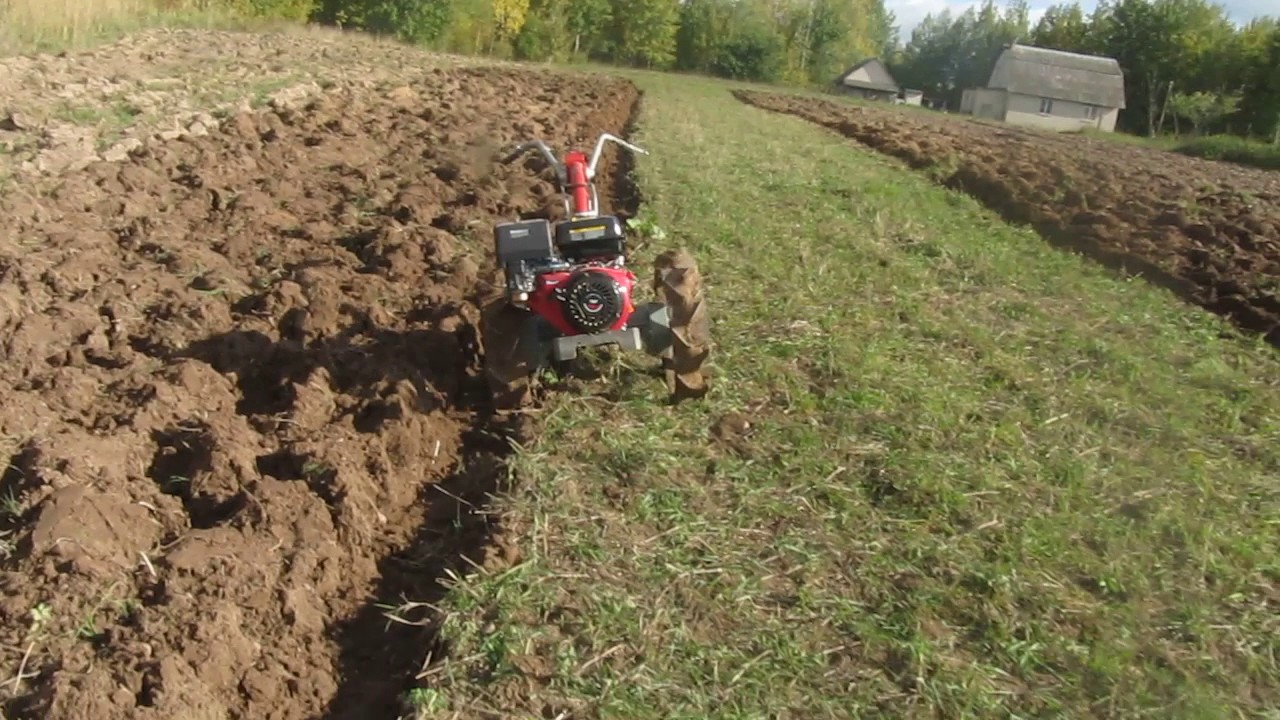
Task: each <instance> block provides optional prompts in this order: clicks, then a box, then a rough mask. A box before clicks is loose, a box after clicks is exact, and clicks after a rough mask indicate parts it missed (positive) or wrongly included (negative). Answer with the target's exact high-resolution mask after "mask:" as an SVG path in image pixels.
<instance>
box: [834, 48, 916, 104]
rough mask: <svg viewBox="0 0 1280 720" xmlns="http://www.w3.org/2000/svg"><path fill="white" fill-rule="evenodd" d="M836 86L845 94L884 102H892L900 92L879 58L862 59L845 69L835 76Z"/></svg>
mask: <svg viewBox="0 0 1280 720" xmlns="http://www.w3.org/2000/svg"><path fill="white" fill-rule="evenodd" d="M836 88H837V89H838V90H839V91H840V92H841V93H844V94H846V95H853V96H855V97H861V98H866V99H867V100H883V101H885V102H893V101H894V99H895V98H897V97H898V95H899V94H900V92H901V88H899V87H898V83H897V81H895V80H894V79H893V76H892V75H890V74H889V70H888V69H887V68H886V67H885V66H884V63H882V62H880V59H879V58H870V59H867V60H863V61H862V62H860V63H858V64H857V65H854V66H853V67H851V68H849V69H848V70H845V71H844V72H843V73H841V74H840V77H838V78H836Z"/></svg>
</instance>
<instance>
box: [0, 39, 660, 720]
mask: <svg viewBox="0 0 1280 720" xmlns="http://www.w3.org/2000/svg"><path fill="white" fill-rule="evenodd" d="M224 42H225V43H228V44H230V45H232V46H234V43H235V42H236V41H226V40H225V39H224ZM260 43H261V41H258V40H244V41H243V44H244V47H245V48H253V47H259V45H260ZM250 61H252V55H251V54H250ZM193 67H195V66H193ZM397 70H398V71H400V73H401V74H402V76H403V75H407V76H410V77H411V79H408V80H403V78H401V79H397V80H395V81H394V82H372V81H370V80H368V78H361V77H355V78H354V79H352V78H351V76H350V75H347V76H345V78H346V79H344V80H343V81H341V82H336V83H329V84H327V86H326V87H321V86H319V85H317V86H315V87H314V88H311V89H310V90H309V91H308V92H306V93H300V94H295V95H293V96H292V99H291V100H290V101H288V102H277V103H275V104H274V105H271V104H268V105H265V106H260V107H259V108H258V109H251V108H247V107H239V108H235V107H233V108H232V109H231V111H229V112H228V113H226V114H225V115H224V117H223V118H220V119H216V120H215V121H211V122H208V123H204V122H203V121H201V122H202V126H201V128H200V132H195V133H192V132H182V133H178V134H177V135H176V136H173V135H171V136H170V137H169V138H167V139H163V138H157V137H155V136H154V134H142V135H141V137H143V139H144V142H143V144H142V145H141V146H140V147H132V148H131V150H129V151H127V152H126V153H125V154H124V155H123V157H118V158H117V160H116V161H114V162H108V161H103V160H102V159H90V160H88V161H87V164H86V163H85V162H75V163H71V164H69V165H65V166H60V167H52V166H50V167H37V166H36V165H35V164H32V163H33V161H32V160H31V159H30V158H28V159H26V160H23V161H22V162H25V163H28V164H27V165H26V166H25V169H24V168H22V167H20V166H18V165H13V166H10V169H11V170H12V172H13V177H12V178H11V181H10V183H9V184H8V185H7V186H5V187H4V189H0V331H2V334H0V359H2V360H3V364H2V365H0V368H2V370H0V373H2V375H0V443H3V447H2V448H0V451H3V454H4V456H5V459H6V461H7V463H8V468H7V469H6V470H5V471H4V473H3V478H2V479H0V499H3V500H4V505H3V507H2V508H0V532H3V533H4V536H3V538H0V542H2V543H3V544H2V545H0V551H2V552H0V563H2V564H0V568H2V572H0V647H2V648H3V655H2V656H0V682H8V683H9V684H8V686H7V687H6V692H5V693H4V694H3V695H0V697H5V698H9V699H8V701H7V702H6V703H5V704H4V706H3V713H2V714H3V716H4V717H8V718H11V719H18V718H49V719H51V720H72V719H74V720H83V719H85V718H94V719H95V720H112V719H114V718H144V719H145V718H157V719H160V718H164V719H165V720H196V719H200V720H204V719H206V718H208V719H210V720H212V719H215V718H219V719H220V718H254V719H259V718H261V719H263V720H267V719H278V720H285V719H292V718H318V717H332V718H347V717H350V718H383V717H395V716H396V715H397V714H398V713H399V712H400V711H401V708H400V707H399V706H398V705H397V702H398V700H399V696H400V695H401V694H402V693H403V692H404V691H405V690H406V689H408V688H410V687H412V686H413V684H414V676H415V674H417V673H418V672H419V671H420V669H421V668H422V667H423V665H424V663H426V662H427V661H428V660H429V654H430V653H431V651H432V650H433V648H432V644H431V643H432V638H433V629H432V627H431V622H430V620H431V613H430V612H429V610H428V609H426V608H424V607H422V606H413V605H410V603H423V602H430V601H431V600H433V599H435V598H436V597H438V593H439V588H438V581H439V580H440V579H441V578H442V577H443V576H444V574H445V572H446V571H448V570H457V571H459V572H463V571H465V570H466V568H467V567H468V566H469V565H470V564H471V563H478V564H503V563H508V562H511V561H513V560H514V559H515V558H514V557H513V554H514V550H512V549H509V548H508V546H507V544H506V543H504V542H503V540H502V538H501V537H500V535H494V532H495V531H494V529H493V528H492V527H491V526H490V525H489V524H487V523H486V521H485V516H484V515H483V514H482V513H481V512H480V510H479V508H481V507H482V506H483V503H484V502H485V499H486V496H487V493H489V492H490V491H492V490H493V489H494V488H495V487H496V486H497V484H498V483H499V480H500V479H501V477H502V476H503V465H502V456H503V454H504V453H505V452H506V448H507V447H508V442H507V437H508V436H509V435H511V434H512V433H515V432H517V428H516V427H515V422H514V421H511V420H504V419H502V418H504V417H510V416H507V415H502V416H499V415H495V414H493V413H492V412H490V398H489V396H488V393H487V391H486V387H485V384H484V381H483V378H482V375H481V371H480V363H481V359H482V354H483V350H484V348H483V346H482V343H481V342H480V338H481V336H482V333H481V328H480V327H479V318H480V313H479V310H478V307H477V306H478V303H479V302H480V299H481V298H482V297H484V296H485V295H486V294H487V293H488V292H490V290H491V284H492V283H493V282H494V280H495V279H496V277H495V274H494V272H493V269H492V266H491V263H490V259H489V256H488V242H489V241H488V238H489V233H490V230H491V226H492V224H493V222H494V221H495V220H497V219H499V218H502V217H510V216H513V215H515V214H520V213H537V214H541V213H546V212H547V211H548V207H549V205H550V204H551V203H552V202H554V201H555V198H554V197H553V196H552V193H553V190H554V188H553V186H552V185H551V184H550V183H549V182H547V181H545V180H543V179H540V178H539V176H538V175H537V174H536V173H535V172H533V170H535V169H536V167H535V165H533V164H532V163H531V164H530V165H528V166H512V167H507V168H501V167H499V166H497V165H496V163H495V162H494V154H495V151H496V150H498V149H499V148H501V147H509V146H510V145H512V144H513V143H515V142H517V141H519V140H524V139H528V138H532V137H541V138H543V139H545V140H547V141H548V142H550V143H552V144H553V145H555V146H557V147H560V148H563V147H565V146H566V145H567V144H569V143H574V144H582V143H584V142H586V141H589V140H591V139H594V137H595V136H596V135H597V134H598V133H600V132H602V131H608V132H613V133H615V134H623V133H624V132H625V129H626V126H627V124H628V121H629V119H630V117H631V115H632V113H633V111H634V109H635V105H636V103H637V102H638V92H637V90H636V89H635V88H634V87H633V86H632V85H630V84H629V83H625V82H621V81H615V80H606V79H603V78H590V77H578V76H556V75H549V74H539V73H535V72H531V71H518V70H511V69H503V68H500V67H477V68H472V69H463V68H448V67H441V66H436V67H428V66H418V67H416V68H414V67H406V66H400V67H398V68H397ZM186 72H187V73H188V77H198V75H199V71H198V69H196V70H195V71H193V70H192V68H188V69H187V71H186ZM348 72H349V71H348ZM357 75H358V72H357ZM10 77H12V75H11V76H10ZM32 97H34V96H26V99H27V100H28V101H30V100H31V98H32ZM569 99H573V101H569ZM0 115H3V108H0ZM44 127H47V126H44ZM9 132H11V133H19V132H20V131H19V130H11V131H9ZM34 134H35V135H38V134H39V133H38V132H36V133H34ZM46 135H47V134H46ZM33 152H35V151H33ZM609 163H610V165H609V166H608V167H606V168H605V172H604V173H603V174H602V180H605V179H607V178H609V177H610V176H611V174H613V172H614V170H615V169H617V161H616V160H615V159H613V156H612V155H611V156H610V160H609ZM609 189H610V188H609V187H608V183H607V182H606V183H604V185H603V186H602V188H601V190H602V192H607V191H608V190H609ZM604 202H605V206H606V208H608V207H609V206H610V200H609V196H608V195H606V196H605V197H604ZM485 547H487V548H488V552H485V551H484V549H483V548H485ZM396 607H400V608H401V610H402V611H403V612H401V613H397V612H396V611H394V610H393V608H396ZM393 616H395V617H399V618H400V620H401V622H394V621H393V620H392V619H391V618H392V617H393ZM406 623H409V624H406ZM436 650H437V652H438V651H439V649H436Z"/></svg>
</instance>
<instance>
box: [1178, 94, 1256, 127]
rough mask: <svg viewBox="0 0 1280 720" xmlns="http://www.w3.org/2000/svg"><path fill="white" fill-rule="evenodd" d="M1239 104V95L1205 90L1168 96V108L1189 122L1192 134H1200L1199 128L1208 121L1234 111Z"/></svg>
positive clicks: (1215, 120)
mask: <svg viewBox="0 0 1280 720" xmlns="http://www.w3.org/2000/svg"><path fill="white" fill-rule="evenodd" d="M1239 106H1240V96H1239V95H1214V94H1212V93H1207V92H1193V93H1174V94H1173V96H1172V97H1170V98H1169V109H1170V110H1172V111H1173V112H1174V113H1176V114H1177V115H1178V117H1181V118H1184V119H1186V120H1187V121H1188V122H1190V123H1191V132H1192V134H1193V135H1199V134H1200V128H1202V127H1204V126H1205V125H1206V124H1208V123H1213V122H1217V121H1218V120H1220V119H1222V118H1223V117H1225V116H1227V115H1230V114H1231V113H1233V112H1235V111H1236V109H1237V108H1238V107H1239Z"/></svg>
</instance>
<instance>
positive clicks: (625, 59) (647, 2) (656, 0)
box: [613, 0, 680, 68]
mask: <svg viewBox="0 0 1280 720" xmlns="http://www.w3.org/2000/svg"><path fill="white" fill-rule="evenodd" d="M679 18H680V8H679V5H678V4H677V2H676V0H614V3H613V28H614V33H613V36H614V44H613V60H614V61H615V62H621V63H626V64H630V65H638V66H643V67H647V68H667V67H670V66H671V65H672V64H673V62H674V61H675V58H676V30H677V29H678V28H679Z"/></svg>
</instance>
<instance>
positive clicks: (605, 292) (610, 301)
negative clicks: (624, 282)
mask: <svg viewBox="0 0 1280 720" xmlns="http://www.w3.org/2000/svg"><path fill="white" fill-rule="evenodd" d="M562 293H563V294H561V295H560V302H561V304H562V305H563V306H564V317H565V319H566V320H568V321H569V324H570V325H572V326H574V327H575V328H577V329H578V331H579V332H582V333H587V334H591V333H598V332H601V331H603V330H607V329H608V328H609V327H610V326H611V325H613V324H614V323H615V322H617V321H618V319H619V318H621V317H622V308H623V304H624V299H623V297H622V288H621V287H619V286H618V283H616V282H615V281H614V279H613V278H612V277H610V276H609V275H608V274H607V273H602V272H595V271H591V270H584V271H582V272H580V273H577V274H576V275H574V277H573V278H571V279H570V280H569V282H568V283H566V284H565V287H564V289H563V291H562Z"/></svg>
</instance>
